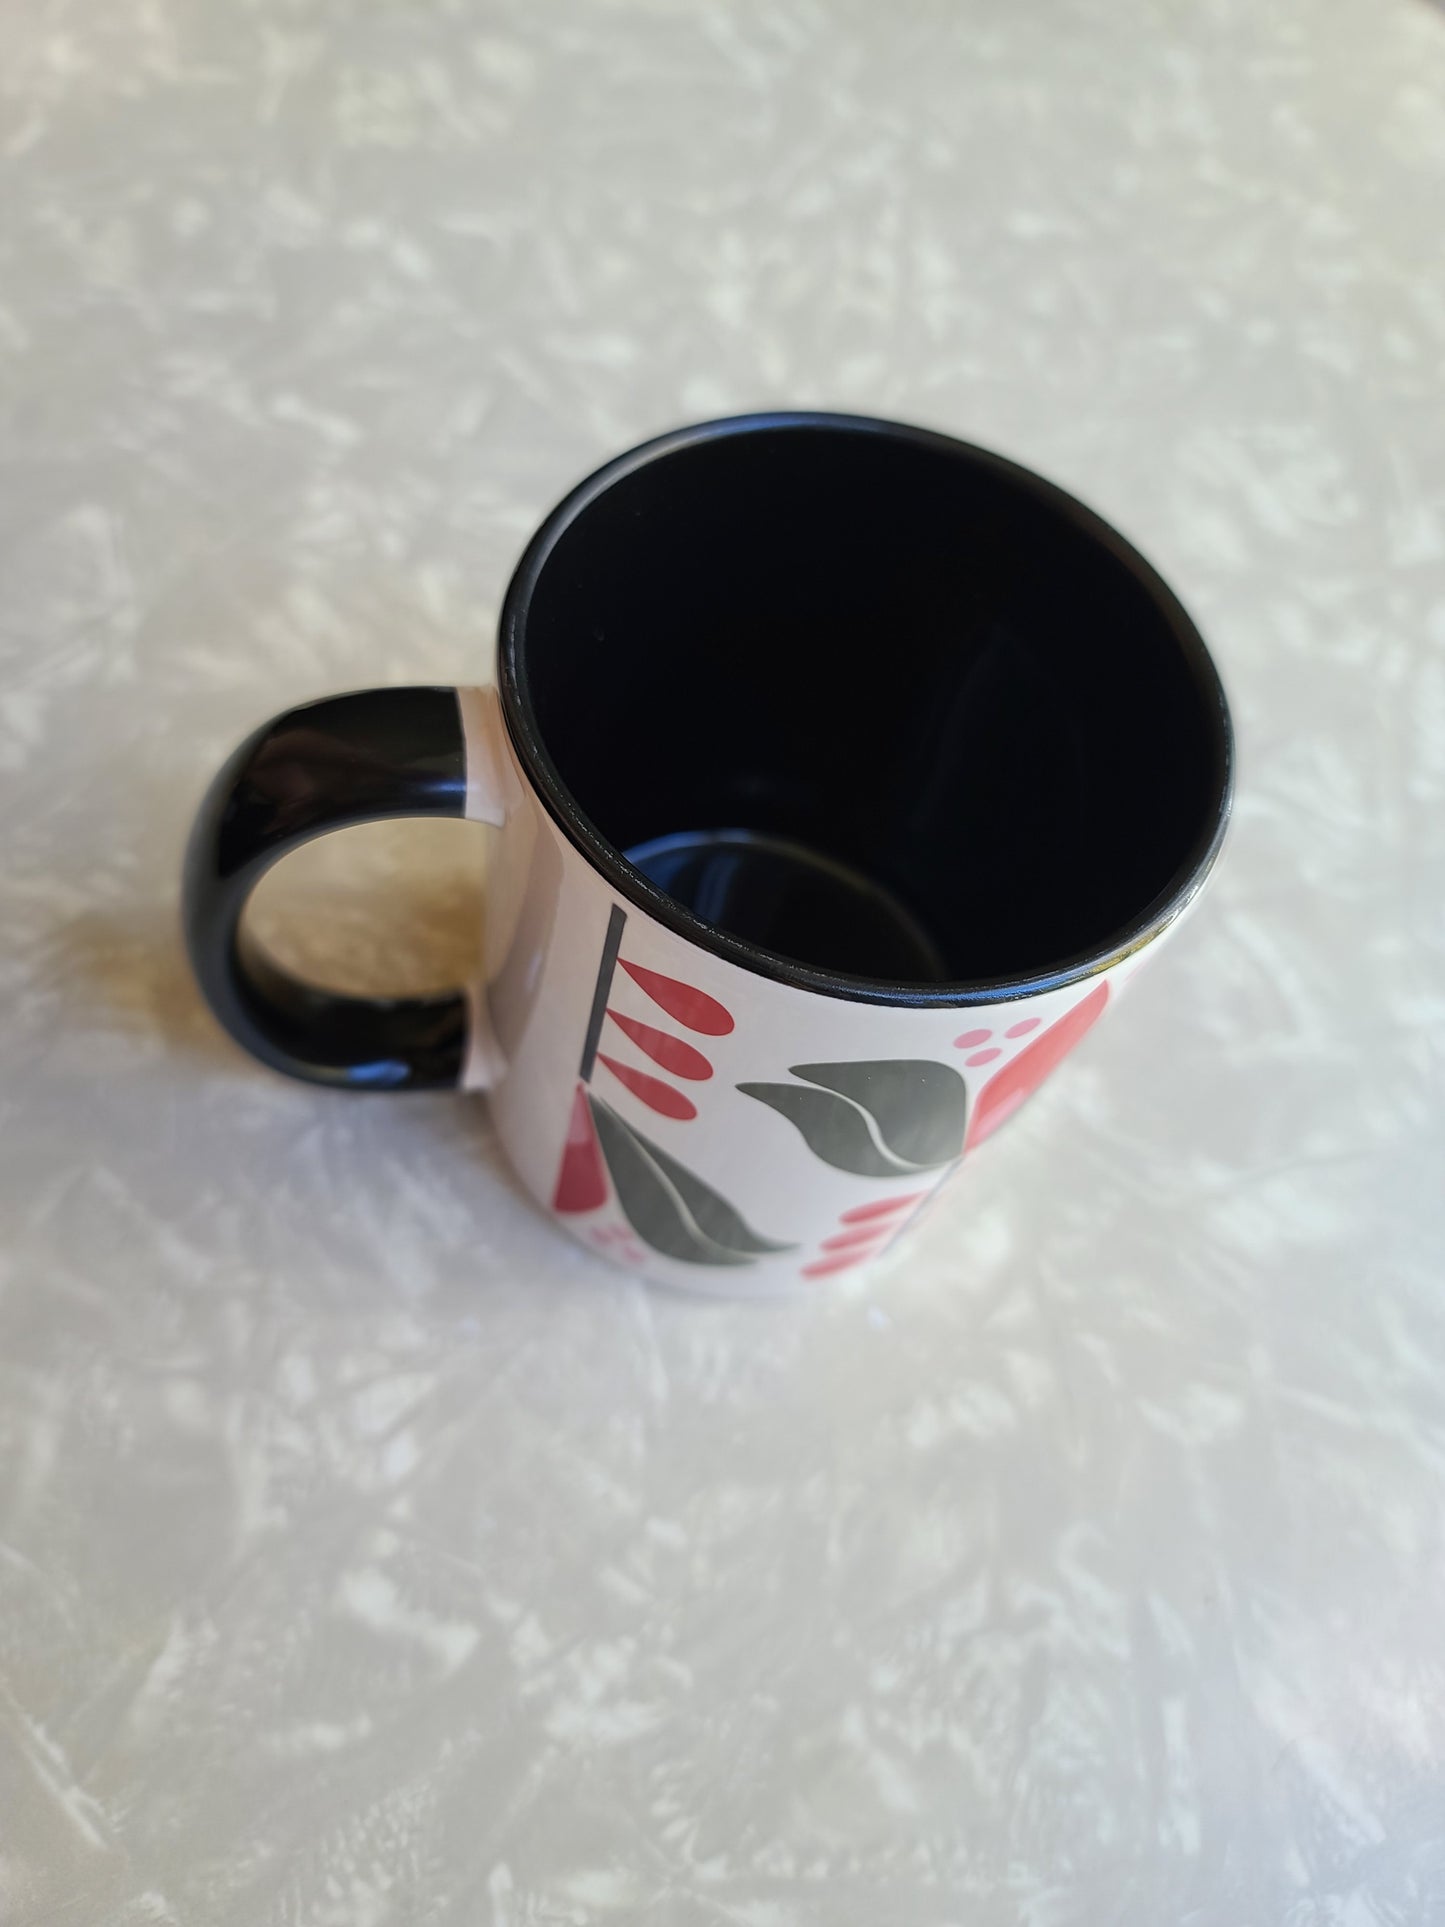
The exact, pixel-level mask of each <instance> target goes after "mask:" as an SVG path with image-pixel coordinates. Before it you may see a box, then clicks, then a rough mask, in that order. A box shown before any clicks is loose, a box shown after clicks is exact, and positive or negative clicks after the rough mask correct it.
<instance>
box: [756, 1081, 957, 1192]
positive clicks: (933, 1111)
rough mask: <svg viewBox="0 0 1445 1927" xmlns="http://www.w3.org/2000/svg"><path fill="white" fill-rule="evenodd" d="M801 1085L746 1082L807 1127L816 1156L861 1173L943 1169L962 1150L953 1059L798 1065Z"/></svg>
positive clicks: (885, 1175)
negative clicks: (946, 1062) (950, 1061)
mask: <svg viewBox="0 0 1445 1927" xmlns="http://www.w3.org/2000/svg"><path fill="white" fill-rule="evenodd" d="M789 1075H790V1076H791V1077H796V1078H800V1079H802V1080H803V1081H802V1082H801V1083H798V1084H751V1083H750V1084H739V1085H738V1089H739V1090H740V1091H741V1092H742V1093H743V1095H744V1096H745V1097H755V1098H756V1099H757V1100H758V1102H759V1103H760V1104H767V1105H769V1106H770V1107H771V1108H772V1109H773V1110H775V1111H777V1112H778V1113H779V1115H780V1116H782V1117H785V1118H786V1119H787V1120H788V1122H789V1123H790V1124H792V1125H794V1126H795V1127H796V1128H797V1129H798V1131H799V1132H801V1134H802V1136H803V1138H804V1140H805V1142H806V1143H807V1146H808V1148H809V1150H810V1151H812V1153H813V1154H814V1156H815V1157H819V1158H821V1159H822V1160H823V1162H824V1164H831V1165H832V1166H833V1168H834V1170H836V1171H850V1172H852V1173H853V1175H854V1176H855V1177H860V1178H897V1177H907V1176H916V1175H917V1174H919V1173H921V1172H924V1171H936V1170H938V1169H939V1168H940V1167H941V1166H942V1165H946V1164H952V1163H953V1162H954V1161H955V1159H957V1158H959V1157H961V1156H962V1155H963V1137H964V1126H965V1124H966V1122H967V1118H968V1098H967V1090H966V1087H965V1085H964V1081H963V1079H962V1077H960V1075H959V1074H958V1072H957V1071H956V1070H954V1068H953V1066H952V1065H951V1064H938V1063H935V1062H934V1061H933V1060H932V1059H931V1058H926V1057H889V1058H880V1059H873V1060H870V1061H865V1062H861V1063H855V1064H793V1065H792V1066H790V1068H789Z"/></svg>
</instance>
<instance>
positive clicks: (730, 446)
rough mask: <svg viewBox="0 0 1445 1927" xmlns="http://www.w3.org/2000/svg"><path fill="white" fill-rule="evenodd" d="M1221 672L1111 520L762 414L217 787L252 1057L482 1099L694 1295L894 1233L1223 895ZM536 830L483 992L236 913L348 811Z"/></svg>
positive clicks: (214, 974)
mask: <svg viewBox="0 0 1445 1927" xmlns="http://www.w3.org/2000/svg"><path fill="white" fill-rule="evenodd" d="M1232 761H1233V752H1232V738H1231V730H1230V723H1229V715H1228V710H1227V707H1226V704H1225V700H1224V695H1223V692H1222V690H1221V687H1220V683H1219V678H1218V676H1217V674H1216V672H1215V669H1214V665H1213V664H1212V662H1211V661H1210V658H1209V655H1208V653H1207V651H1206V649H1205V647H1204V644H1203V642H1202V641H1201V639H1200V636H1199V634H1198V632H1197V630H1196V629H1195V627H1194V625H1193V624H1192V622H1191V621H1190V620H1189V618H1188V616H1187V615H1186V614H1185V612H1184V610H1183V609H1182V608H1181V607H1180V605H1179V603H1178V602H1177V601H1176V600H1175V598H1174V596H1173V595H1172V594H1171V593H1170V591H1169V589H1168V588H1167V587H1166V586H1165V584H1164V583H1163V582H1162V581H1161V580H1160V578H1159V577H1158V575H1156V574H1155V572H1154V571H1153V569H1151V568H1150V567H1149V565H1148V564H1147V563H1146V562H1145V561H1143V559H1142V558H1141V557H1140V556H1139V555H1138V554H1137V553H1136V552H1135V551H1134V550H1133V549H1132V548H1131V547H1130V546H1129V544H1128V543H1126V542H1125V541H1124V540H1123V539H1122V538H1121V537H1120V536H1119V535H1117V534H1116V533H1115V532H1114V531H1113V530H1112V529H1110V528H1109V527H1108V526H1107V525H1106V524H1105V523H1104V522H1102V521H1101V520H1100V519H1099V517H1098V516H1096V515H1094V514H1093V513H1092V512H1091V511H1090V510H1088V509H1086V508H1084V507H1083V506H1082V505H1081V504H1080V503H1078V502H1077V501H1075V500H1073V499H1072V498H1071V497H1070V496H1068V495H1066V494H1064V493H1063V492H1062V491H1061V490H1059V489H1057V488H1055V487H1053V486H1051V485H1050V484H1049V483H1047V482H1044V481H1042V480H1040V479H1039V478H1038V477H1037V476H1035V475H1031V474H1030V473H1028V471H1026V470H1025V469H1022V468H1020V467H1018V466H1017V465H1016V464H1014V463H1012V462H1008V461H1005V460H1003V459H1001V458H1000V457H999V456H997V455H993V454H989V453H986V452H985V451H983V450H981V449H978V448H974V447H970V446H968V445H966V444H964V443H961V442H958V441H954V440H951V439H950V438H948V437H947V436H944V435H940V434H935V433H932V432H929V431H926V430H923V429H918V428H910V427H904V426H900V425H898V424H894V423H889V422H880V421H872V420H867V419H859V418H852V417H844V416H835V415H816V414H768V415H754V416H746V417H742V418H740V419H737V420H731V421H721V422H711V423H707V424H704V425H702V426H699V427H693V428H685V429H680V430H678V431H677V432H676V433H673V434H669V435H664V436H662V437H660V438H659V439H658V440H656V441H652V442H649V443H647V444H646V445H645V446H644V447H641V448H638V449H635V450H633V451H632V452H631V453H630V454H626V455H622V456H619V457H618V458H617V460H615V461H613V462H610V463H609V464H608V465H607V466H606V467H605V468H602V469H600V470H599V471H598V472H597V473H596V474H595V475H593V476H592V477H591V478H590V479H589V480H587V481H585V482H583V483H582V484H581V485H580V486H579V487H578V488H576V489H575V490H574V491H573V492H572V494H570V495H569V496H568V497H567V499H566V500H565V501H564V502H563V503H562V504H561V506H560V507H559V508H557V509H556V510H555V511H554V512H553V513H552V514H551V515H550V516H549V517H548V519H547V520H546V522H545V523H544V524H543V526H542V528H541V529H540V530H539V532H538V533H537V534H536V536H534V538H533V539H532V541H531V543H530V545H529V546H528V548H527V550H526V552H525V554H524V555H523V557H522V560H521V563H520V564H519V566H518V568H517V571H516V574H515V576H514V577H513V579H512V583H511V586H510V588H509V590H508V592H507V597H506V602H505V606H504V608H503V612H502V621H501V632H500V641H499V668H498V683H497V687H496V688H495V689H493V688H476V689H457V690H452V689H435V688H413V689H384V690H369V691H365V692H363V693H360V694H353V695H344V696H334V697H331V698H329V699H327V700H325V701H321V702H316V703H310V704H307V705H306V706H304V707H302V708H300V709H293V710H290V711H288V712H287V713H286V714H285V715H283V716H280V717H278V718H276V720H274V721H273V722H269V723H267V724H266V725H265V726H264V727H263V728H261V729H260V730H258V731H257V732H256V733H255V734H254V735H253V736H252V737H251V738H250V739H249V740H248V741H247V742H246V743H244V744H243V745H242V746H241V748H240V749H239V750H237V752H236V754H235V755H234V756H233V757H232V759H231V760H230V762H229V763H228V764H227V765H226V767H225V768H224V769H223V770H222V771H221V773H220V775H219V776H218V777H217V778H216V781H215V783H214V785H213V786H212V788H211V790H210V793H209V795H208V796H207V799H206V801H205V803H204V805H203V807H202V809H201V812H200V815H199V818H198V820H197V822H196V826H195V829H194V832H193V834H192V838H191V843H190V848H189V852H188V855H187V859H186V877H185V921H186V932H187V939H188V944H189V949H190V955H191V959H192V962H193V965H194V968H195V971H196V975H197V977H198V979H199V981H200V984H201V987H202V989H203V991H204V992H205V995H206V997H207V998H208V1000H209V1002H210V1004H211V1007H212V1009H213V1010H214V1012H215V1014H216V1016H217V1017H218V1018H219V1019H220V1021H221V1023H222V1024H223V1025H224V1026H225V1027H226V1029H227V1030H229V1031H230V1033H231V1034H232V1036H233V1037H235V1038H236V1039H237V1040H238V1041H239V1042H240V1043H242V1044H243V1045H244V1046H245V1047H246V1048H247V1049H248V1050H250V1051H251V1052H253V1053H254V1055H256V1056H257V1057H259V1058H261V1059H263V1060H264V1061H265V1062H266V1063H268V1064H271V1065H273V1066H275V1068H277V1069H278V1070H282V1071H286V1072H289V1073H290V1074H291V1075H292V1076H295V1077H301V1078H307V1079H310V1080H312V1081H314V1082H316V1083H320V1084H327V1085H332V1086H336V1087H339V1088H344V1089H347V1090H353V1091H398V1090H419V1089H426V1088H430V1089H437V1088H442V1089H452V1088H461V1089H466V1090H486V1091H488V1092H490V1095H491V1103H492V1106H493V1110H494V1112H495V1118H496V1125H497V1131H498V1135H499V1137H500V1139H501V1142H502V1144H503V1146H504V1147H505V1149H506V1152H507V1154H508V1156H509V1157H510V1159H511V1161H512V1163H513V1165H514V1166H515V1168H516V1170H517V1172H518V1174H519V1175H520V1177H521V1179H522V1181H523V1182H524V1183H525V1185H526V1186H527V1188H528V1190H529V1191H530V1192H531V1193H532V1195H533V1196H534V1197H535V1198H536V1199H537V1201H538V1202H539V1204H540V1205H541V1206H542V1207H543V1208H544V1209H545V1210H547V1211H549V1212H551V1213H552V1214H553V1215H554V1216H555V1217H556V1218H557V1219H558V1220H559V1222H560V1223H561V1224H563V1225H564V1226H565V1227H566V1228H567V1229H568V1230H570V1231H571V1232H573V1233H574V1234H575V1235H576V1236H577V1237H579V1238H581V1239H583V1240H584V1241H585V1242H586V1243H587V1244H589V1245H590V1246H592V1247H594V1248H595V1249H596V1250H598V1251H600V1252H602V1253H603V1254H605V1255H606V1256H607V1257H609V1258H611V1259H614V1260H616V1261H618V1262H619V1263H621V1264H623V1265H626V1266H629V1267H631V1268H632V1269H634V1270H636V1271H639V1272H641V1273H643V1274H644V1275H646V1276H647V1277H649V1278H653V1279H657V1280H659V1281H662V1282H665V1283H667V1284H672V1285H693V1286H696V1285H698V1284H703V1285H708V1286H712V1287H718V1286H721V1287H723V1288H725V1289H727V1290H729V1291H738V1290H744V1291H757V1292H767V1291H774V1290H778V1289H780V1288H786V1287H789V1286H792V1285H795V1284H797V1283H798V1281H800V1280H804V1281H806V1280H814V1279H822V1278H828V1277H831V1276H832V1275H834V1274H838V1273H843V1272H846V1271H847V1270H849V1269H850V1268H852V1267H854V1266H857V1265H860V1264H863V1263H865V1262H866V1261H867V1260H868V1259H870V1258H872V1257H873V1256H875V1255H876V1254H877V1253H878V1252H879V1251H880V1250H881V1249H882V1248H883V1247H884V1246H885V1245H886V1244H887V1243H888V1242H889V1241H890V1239H892V1238H893V1237H894V1236H895V1235H896V1234H897V1233H898V1231H899V1230H900V1229H901V1228H902V1227H903V1226H904V1225H905V1224H907V1222H908V1221H909V1220H910V1219H911V1218H912V1217H913V1216H914V1214H915V1213H916V1212H917V1211H918V1210H919V1208H920V1207H921V1206H922V1205H923V1204H924V1202H925V1201H926V1200H927V1199H928V1198H929V1197H930V1195H931V1194H932V1193H933V1192H934V1191H935V1190H936V1188H937V1187H938V1186H939V1185H940V1184H941V1183H942V1182H943V1180H944V1179H945V1178H946V1177H947V1176H948V1174H949V1173H950V1172H951V1171H952V1170H953V1169H954V1167H955V1166H956V1165H957V1163H958V1161H959V1159H960V1158H961V1157H962V1156H964V1155H965V1154H966V1153H968V1152H969V1151H971V1150H972V1149H973V1147H974V1146H976V1145H978V1144H979V1143H981V1142H982V1141H983V1140H984V1139H985V1138H987V1137H988V1136H989V1135H990V1134H991V1133H992V1132H993V1131H994V1130H995V1129H996V1128H997V1127H998V1126H999V1125H1000V1124H1001V1123H1002V1122H1003V1120H1004V1119H1005V1118H1006V1117H1008V1116H1009V1114H1010V1113H1011V1112H1012V1111H1013V1110H1014V1109H1015V1108H1016V1107H1017V1106H1018V1105H1019V1104H1020V1103H1021V1102H1022V1101H1023V1100H1024V1099H1025V1098H1026V1097H1027V1096H1028V1095H1029V1093H1030V1092H1031V1091H1033V1090H1034V1089H1035V1087H1036V1086H1037V1085H1038V1084H1039V1082H1040V1081H1041V1079H1042V1078H1043V1077H1044V1076H1046V1075H1047V1073H1048V1072H1049V1071H1051V1070H1052V1069H1053V1068H1054V1066H1055V1065H1056V1064H1057V1063H1058V1062H1059V1061H1060V1059H1061V1058H1063V1057H1064V1055H1065V1054H1066V1053H1067V1052H1068V1051H1069V1050H1070V1049H1071V1048H1072V1047H1073V1046H1074V1045H1075V1044H1076V1043H1077V1042H1078V1040H1079V1039H1080V1038H1081V1037H1082V1036H1083V1035H1084V1033H1085V1032H1086V1031H1087V1030H1088V1029H1089V1027H1090V1026H1091V1025H1092V1024H1093V1023H1094V1021H1095V1020H1096V1019H1097V1018H1098V1017H1099V1016H1100V1015H1101V1014H1102V1012H1103V1011H1104V1009H1105V1008H1106V1006H1107V1005H1108V1004H1109V1003H1110V1002H1112V1001H1113V999H1114V998H1115V996H1116V995H1117V993H1118V991H1119V989H1120V987H1121V985H1122V984H1123V983H1124V981H1125V980H1126V979H1127V978H1128V976H1129V975H1130V973H1131V972H1132V970H1133V969H1134V968H1135V967H1136V966H1137V964H1138V962H1139V961H1140V959H1141V958H1142V956H1143V955H1144V954H1145V953H1146V951H1147V950H1148V949H1149V948H1150V947H1151V946H1152V945H1154V944H1155V943H1157V942H1158V941H1159V940H1160V939H1161V937H1163V936H1164V935H1165V933H1166V932H1167V931H1169V930H1170V929H1171V928H1173V927H1174V926H1175V925H1176V924H1177V923H1178V921H1179V919H1180V917H1181V915H1182V914H1183V912H1184V911H1185V910H1186V908H1187V907H1188V906H1189V905H1190V903H1191V902H1192V901H1193V900H1194V899H1195V897H1196V896H1197V893H1198V892H1199V890H1200V887H1201V885H1202V884H1203V882H1204V880H1205V878H1206V876H1207V874H1208V873H1209V871H1210V869H1211V868H1212V866H1213V864H1214V861H1215V858H1216V856H1217V855H1218V852H1219V848H1220V844H1221V842H1222V839H1223V836H1224V830H1225V824H1226V820H1227V817H1228V813H1229V803H1230V793H1231V781H1232ZM412 815H418V816H425V815H436V816H459V817H471V818H474V819H476V820H478V821H481V822H484V823H490V824H495V825H496V826H497V827H498V828H499V830H500V832H501V834H500V836H499V838H498V839H497V840H496V845H495V848H494V850H493V852H492V863H491V866H490V870H489V876H488V883H487V905H486V911H487V913H486V918H485V933H484V938H483V941H482V944H481V950H482V958H481V961H480V963H479V966H478V970H477V974H476V978H475V981H474V982H472V983H470V984H468V985H466V986H464V987H462V988H460V989H458V990H456V991H455V992H452V993H450V994H447V995H443V996H430V997H398V998H387V999H381V998H365V997H350V996H342V995H339V994H336V993H333V992H330V991H326V990H322V989H320V988H318V987H315V986H313V985H309V984H306V983H303V982H300V981H298V980H297V979H295V978H293V977H292V976H290V975H289V974H288V973H287V972H285V971H284V970H282V969H281V968H280V967H279V965H277V964H276V963H275V962H274V961H273V960H272V959H270V958H269V957H268V956H267V955H266V954H265V952H264V951H263V950H261V949H260V948H259V947H258V946H257V945H256V943H255V942H254V940H253V939H252V938H250V937H249V935H248V932H247V929H246V927H245V925H244V924H243V922H242V911H243V910H244V907H245V904H246V900H247V897H248V896H249V894H250V891H251V889H252V887H253V885H254V884H255V882H256V881H257V879H258V878H259V877H260V875H261V874H262V872H263V871H264V870H266V869H267V868H268V867H269V865H270V864H272V863H273V862H274V861H276V860H277V858H279V857H281V856H282V855H284V854H285V853H286V852H287V851H288V850H290V849H293V848H295V847H296V845H298V844H300V843H303V842H305V841H307V840H308V839H309V838H311V837H314V836H317V835H319V834H321V833H323V832H325V831H327V830H332V829H337V828H340V827H342V826H344V825H349V824H354V823H362V822H370V821H374V820H375V819H377V818H381V817H396V816H412Z"/></svg>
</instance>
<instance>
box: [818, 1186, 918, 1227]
mask: <svg viewBox="0 0 1445 1927" xmlns="http://www.w3.org/2000/svg"><path fill="white" fill-rule="evenodd" d="M926 1196H927V1193H926V1192H923V1191H910V1192H909V1194H908V1196H907V1197H906V1198H880V1199H879V1201H878V1203H877V1204H855V1205H854V1207H853V1209H852V1210H851V1211H845V1212H844V1213H843V1215H842V1217H840V1218H839V1220H838V1222H839V1224H868V1223H869V1222H870V1221H871V1220H872V1219H874V1218H891V1217H892V1215H893V1213H894V1212H895V1211H906V1210H907V1209H908V1207H909V1205H910V1204H917V1203H918V1201H919V1199H920V1198H922V1197H926Z"/></svg>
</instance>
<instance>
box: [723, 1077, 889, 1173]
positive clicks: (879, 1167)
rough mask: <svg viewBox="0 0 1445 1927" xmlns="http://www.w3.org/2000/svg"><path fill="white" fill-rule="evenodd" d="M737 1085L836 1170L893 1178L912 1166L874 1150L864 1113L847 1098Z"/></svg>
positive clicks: (798, 1088)
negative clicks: (790, 1126) (792, 1128)
mask: <svg viewBox="0 0 1445 1927" xmlns="http://www.w3.org/2000/svg"><path fill="white" fill-rule="evenodd" d="M738 1089H739V1090H740V1091H741V1092H742V1093H743V1094H744V1096H746V1097H755V1098H757V1100H758V1102H759V1103H760V1104H770V1105H771V1106H772V1108H773V1109H774V1110H775V1111H778V1112H780V1113H781V1114H782V1115H783V1116H784V1117H785V1118H787V1120H788V1122H789V1123H790V1124H796V1125H797V1127H798V1129H799V1130H800V1131H801V1132H802V1134H803V1136H804V1137H805V1138H806V1139H807V1142H808V1148H809V1149H810V1150H811V1151H812V1152H813V1153H814V1155H815V1156H817V1157H820V1158H821V1159H822V1160H823V1162H824V1164H831V1165H832V1166H833V1169H834V1170H835V1171H851V1172H853V1173H854V1175H855V1176H856V1177H860V1178H896V1177H899V1176H900V1175H906V1174H907V1173H908V1172H910V1171H912V1170H913V1169H914V1166H912V1165H909V1164H903V1163H901V1162H900V1161H899V1160H898V1159H896V1158H891V1157H889V1155H888V1153H887V1152H886V1151H880V1150H879V1148H878V1146H877V1145H876V1144H875V1143H874V1142H873V1139H872V1138H871V1136H870V1135H869V1132H868V1124H867V1120H866V1119H865V1118H864V1116H863V1113H862V1112H861V1111H860V1110H859V1109H858V1107H857V1106H856V1105H855V1104H850V1103H849V1102H848V1101H847V1099H846V1098H842V1097H832V1096H830V1095H829V1093H828V1092H827V1091H811V1090H808V1089H807V1088H806V1087H805V1086H804V1085H802V1084H739V1085H738Z"/></svg>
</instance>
